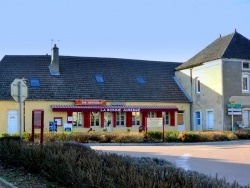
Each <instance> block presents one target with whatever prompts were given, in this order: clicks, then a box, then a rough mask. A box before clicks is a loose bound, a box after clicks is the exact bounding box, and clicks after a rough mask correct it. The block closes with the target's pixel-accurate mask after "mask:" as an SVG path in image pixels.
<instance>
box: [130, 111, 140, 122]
mask: <svg viewBox="0 0 250 188" xmlns="http://www.w3.org/2000/svg"><path fill="white" fill-rule="evenodd" d="M140 119H141V118H140V112H132V125H140Z"/></svg>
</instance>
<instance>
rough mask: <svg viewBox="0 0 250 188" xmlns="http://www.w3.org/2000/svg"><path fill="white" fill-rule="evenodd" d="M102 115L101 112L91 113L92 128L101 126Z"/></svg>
mask: <svg viewBox="0 0 250 188" xmlns="http://www.w3.org/2000/svg"><path fill="white" fill-rule="evenodd" d="M99 122H100V114H99V112H91V126H99Z"/></svg>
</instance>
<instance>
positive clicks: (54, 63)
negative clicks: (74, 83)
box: [49, 44, 60, 75]
mask: <svg viewBox="0 0 250 188" xmlns="http://www.w3.org/2000/svg"><path fill="white" fill-rule="evenodd" d="M49 69H50V74H51V75H60V72H59V48H57V47H56V44H55V46H54V47H53V48H52V50H51V63H50V66H49Z"/></svg>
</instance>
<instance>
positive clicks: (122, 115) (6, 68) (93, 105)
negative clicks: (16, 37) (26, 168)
mask: <svg viewBox="0 0 250 188" xmlns="http://www.w3.org/2000/svg"><path fill="white" fill-rule="evenodd" d="M179 65H180V63H175V62H158V61H144V60H132V59H118V58H96V57H74V56H61V55H59V49H58V47H56V45H55V46H54V47H53V49H52V53H51V55H6V56H4V57H3V59H2V60H1V62H0V75H1V80H0V88H1V90H0V114H1V116H0V122H1V125H0V132H7V133H16V132H19V131H20V127H19V126H18V124H19V120H20V115H19V113H18V111H19V103H17V102H16V101H14V99H13V98H12V96H11V84H12V83H13V81H14V80H15V79H22V81H24V82H26V85H27V87H28V97H27V99H26V100H25V101H24V103H23V118H22V119H21V121H22V123H23V127H22V129H23V131H26V132H31V126H32V124H35V125H34V126H35V127H39V126H41V122H40V121H41V116H39V113H38V112H43V115H44V117H43V119H44V131H50V128H51V125H53V123H54V122H56V123H57V131H65V130H72V131H83V132H84V131H85V132H87V131H89V130H95V131H103V129H105V128H109V130H110V131H112V130H113V131H127V129H130V130H131V131H138V130H139V127H141V129H145V126H146V124H147V123H148V122H147V121H148V118H149V119H150V118H152V119H153V118H162V121H163V125H164V128H165V130H190V119H189V117H190V99H189V98H188V97H187V95H186V94H185V92H184V91H183V90H182V89H181V88H180V87H179V85H178V83H177V81H176V79H175V78H174V70H175V68H176V67H178V66H179ZM21 116H22V115H21ZM38 116H39V117H38ZM37 117H38V118H37ZM51 122H52V124H51ZM152 125H154V124H152ZM148 129H149V130H150V129H151V130H162V127H148Z"/></svg>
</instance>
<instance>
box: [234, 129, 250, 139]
mask: <svg viewBox="0 0 250 188" xmlns="http://www.w3.org/2000/svg"><path fill="white" fill-rule="evenodd" d="M234 134H235V135H236V136H237V137H238V139H250V130H237V131H235V132H234Z"/></svg>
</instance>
